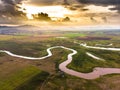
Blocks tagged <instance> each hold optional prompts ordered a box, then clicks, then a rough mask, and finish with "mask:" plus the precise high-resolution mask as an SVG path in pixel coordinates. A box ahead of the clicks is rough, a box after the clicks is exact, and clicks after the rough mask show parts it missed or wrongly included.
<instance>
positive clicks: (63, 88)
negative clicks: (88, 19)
mask: <svg viewBox="0 0 120 90" xmlns="http://www.w3.org/2000/svg"><path fill="white" fill-rule="evenodd" d="M75 33H76V34H75V35H74V34H73V35H72V34H71V32H70V33H58V35H56V36H55V35H54V34H49V35H47V34H46V35H45V36H44V35H43V36H42V35H37V36H36V35H35V36H34V35H28V36H21V35H20V36H19V35H18V36H13V35H0V50H1V49H2V50H8V51H11V52H12V53H15V54H18V55H24V56H33V57H41V56H45V55H47V52H46V49H47V48H49V47H52V46H60V45H62V46H66V47H69V48H72V49H75V50H77V51H78V54H76V55H75V56H74V58H73V61H72V63H71V64H69V65H68V67H69V68H71V69H73V70H76V71H80V72H85V73H86V72H91V71H92V70H93V68H94V67H112V68H120V59H119V58H120V53H119V52H113V51H104V50H94V49H93V50H92V49H86V48H84V47H81V46H80V45H79V44H77V43H74V42H78V43H81V42H85V43H88V45H93V46H95V44H105V45H107V44H110V43H113V46H109V47H119V48H120V43H119V42H120V40H119V38H120V37H119V36H117V35H114V34H113V35H106V33H105V34H103V33H102V35H103V36H106V37H107V38H108V37H109V38H111V39H110V40H92V41H90V40H80V39H79V40H78V39H77V38H79V37H86V36H91V35H93V34H94V35H93V37H96V36H97V37H99V36H100V37H102V36H101V34H99V33H98V32H97V33H96V32H94V33H90V32H82V34H81V33H80V32H75ZM69 34H70V35H69ZM58 36H59V37H67V38H56V37H58ZM106 47H107V46H106ZM87 51H88V52H91V53H92V54H94V55H96V56H98V57H100V58H104V59H105V61H98V60H95V59H93V58H91V57H89V56H87V55H86V52H87ZM52 53H53V56H52V57H49V58H47V59H44V60H37V61H35V60H34V61H30V60H25V59H21V58H15V57H11V56H9V55H7V54H5V53H0V90H119V89H120V86H119V84H120V82H119V81H120V80H119V79H120V75H119V74H118V75H117V74H116V75H114V74H112V75H106V76H102V77H100V78H97V79H95V80H86V79H82V78H77V77H74V76H71V75H68V74H66V73H63V72H60V71H59V68H58V66H59V64H60V63H62V62H63V61H65V60H66V58H67V55H68V54H69V53H70V51H68V50H64V49H59V48H57V49H53V50H52ZM48 73H49V74H48ZM111 81H112V82H111Z"/></svg>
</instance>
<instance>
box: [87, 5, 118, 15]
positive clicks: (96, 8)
mask: <svg viewBox="0 0 120 90" xmlns="http://www.w3.org/2000/svg"><path fill="white" fill-rule="evenodd" d="M85 8H87V9H89V12H91V13H108V12H117V10H114V11H111V10H109V8H114V6H107V7H103V6H95V5H89V6H86V7H85Z"/></svg>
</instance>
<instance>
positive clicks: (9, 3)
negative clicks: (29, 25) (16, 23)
mask: <svg viewBox="0 0 120 90" xmlns="http://www.w3.org/2000/svg"><path fill="white" fill-rule="evenodd" d="M21 1H23V0H1V2H2V3H1V5H0V13H2V14H3V13H4V14H11V15H14V16H19V15H22V14H23V13H22V12H20V11H18V8H19V7H16V6H17V4H19V3H20V2H21Z"/></svg>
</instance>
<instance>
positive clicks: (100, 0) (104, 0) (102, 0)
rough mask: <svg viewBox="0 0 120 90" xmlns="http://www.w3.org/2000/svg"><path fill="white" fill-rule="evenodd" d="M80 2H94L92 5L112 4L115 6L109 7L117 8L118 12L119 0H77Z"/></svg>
mask: <svg viewBox="0 0 120 90" xmlns="http://www.w3.org/2000/svg"><path fill="white" fill-rule="evenodd" d="M77 1H78V2H79V3H81V4H94V5H102V6H108V5H114V6H115V8H111V9H110V10H118V12H120V0H77Z"/></svg>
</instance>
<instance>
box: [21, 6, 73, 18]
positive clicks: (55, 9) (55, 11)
mask: <svg viewBox="0 0 120 90" xmlns="http://www.w3.org/2000/svg"><path fill="white" fill-rule="evenodd" d="M23 7H24V9H25V10H23V11H24V12H25V13H27V17H28V19H33V17H32V14H38V13H41V12H43V13H47V14H49V16H50V17H51V18H63V17H65V15H68V14H71V11H70V10H68V9H67V8H65V7H63V6H39V7H38V6H27V5H22V8H23Z"/></svg>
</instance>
